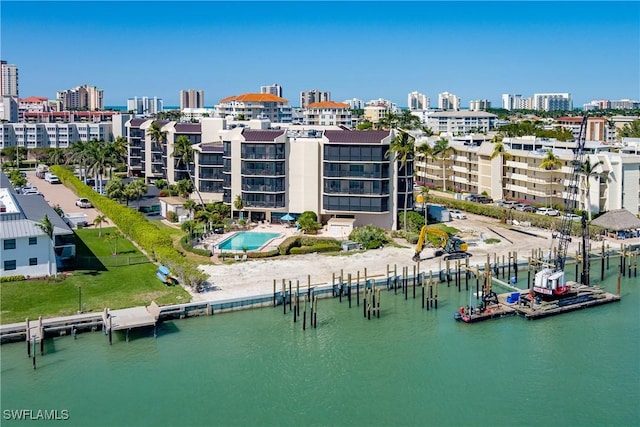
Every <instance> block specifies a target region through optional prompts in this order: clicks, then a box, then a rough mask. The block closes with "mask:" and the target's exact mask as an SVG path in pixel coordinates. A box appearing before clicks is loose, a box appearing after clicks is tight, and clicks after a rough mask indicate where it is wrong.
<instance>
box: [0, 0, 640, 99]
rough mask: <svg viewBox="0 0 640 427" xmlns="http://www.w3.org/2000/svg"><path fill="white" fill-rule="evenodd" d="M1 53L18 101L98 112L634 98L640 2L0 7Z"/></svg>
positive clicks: (638, 80) (638, 93)
mask: <svg viewBox="0 0 640 427" xmlns="http://www.w3.org/2000/svg"><path fill="white" fill-rule="evenodd" d="M0 8H1V11H0V13H1V15H0V16H1V18H0V19H1V27H0V36H1V37H0V56H1V57H2V59H3V60H6V61H8V62H9V63H13V64H16V65H17V66H18V67H19V73H20V74H19V78H20V80H19V84H20V96H21V97H27V96H31V95H35V96H47V97H49V98H55V93H56V91H58V90H63V89H68V88H72V87H75V86H78V85H82V84H89V85H95V86H98V87H100V88H102V89H103V90H104V96H105V105H125V104H126V99H127V98H128V97H133V96H159V97H161V98H163V99H164V102H165V105H177V104H178V98H179V92H180V90H181V89H189V88H194V89H202V90H204V91H205V104H206V105H207V106H209V105H213V104H215V103H217V102H218V101H219V100H220V99H221V98H223V97H225V96H230V95H238V94H241V93H248V92H259V91H260V86H262V85H268V84H273V83H278V84H280V85H281V86H282V87H283V92H284V93H283V95H284V97H285V98H287V99H289V100H290V103H291V104H292V105H294V106H297V105H298V104H299V93H300V91H302V90H309V89H320V90H324V91H330V92H331V95H332V99H333V100H335V101H343V100H345V99H351V98H360V99H362V100H364V101H368V100H370V99H377V98H385V99H390V100H392V101H394V102H396V103H398V105H399V106H405V105H406V99H407V94H408V93H409V92H411V91H414V90H417V91H419V92H421V93H424V94H426V95H427V96H429V97H430V98H431V105H432V106H433V105H435V104H437V97H438V93H440V92H445V91H447V92H450V93H453V94H456V95H458V96H459V97H460V98H461V100H462V106H463V107H465V108H466V107H467V106H468V103H469V100H472V99H480V98H486V99H489V100H491V101H492V103H493V105H494V106H496V107H499V106H500V96H501V94H502V93H518V94H522V95H523V96H531V95H533V93H541V92H570V93H571V94H572V96H573V99H574V106H576V107H577V106H581V105H582V104H583V103H584V102H588V101H590V100H592V99H602V98H608V99H620V98H632V99H639V98H640V66H639V62H640V3H639V2H635V1H634V2H609V1H604V2H596V1H587V2H578V1H570V2H550V1H549V2H547V1H538V2H508V1H498V2H484V1H471V2H463V1H447V2H415V1H414V2H383V1H379V2H365V1H358V2H295V1H290V2H270V1H260V2H245V1H236V2H208V1H195V2H170V1H142V2H129V1H126V2H125V1H111V2H95V1H82V2H57V1H45V2H33V1H24V0H20V1H7V0H2V4H1V5H0Z"/></svg>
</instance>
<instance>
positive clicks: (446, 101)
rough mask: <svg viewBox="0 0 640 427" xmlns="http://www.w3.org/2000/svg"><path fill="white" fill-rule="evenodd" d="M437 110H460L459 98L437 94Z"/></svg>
mask: <svg viewBox="0 0 640 427" xmlns="http://www.w3.org/2000/svg"><path fill="white" fill-rule="evenodd" d="M438 108H439V109H440V110H445V111H447V110H454V111H458V110H460V98H458V97H457V96H456V95H454V94H452V93H449V92H442V93H440V94H438Z"/></svg>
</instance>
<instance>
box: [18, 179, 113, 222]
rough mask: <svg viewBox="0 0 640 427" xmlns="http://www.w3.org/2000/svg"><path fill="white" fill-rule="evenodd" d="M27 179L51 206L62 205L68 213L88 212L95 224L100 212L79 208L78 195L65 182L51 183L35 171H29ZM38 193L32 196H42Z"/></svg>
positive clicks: (88, 220)
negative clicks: (38, 175)
mask: <svg viewBox="0 0 640 427" xmlns="http://www.w3.org/2000/svg"><path fill="white" fill-rule="evenodd" d="M27 181H28V182H29V183H30V184H31V185H32V186H34V187H36V188H37V189H38V191H39V192H40V193H41V194H42V196H44V199H45V200H46V201H47V203H49V205H50V206H52V207H55V206H60V208H61V209H62V210H63V211H64V212H65V213H67V214H70V213H76V212H79V213H85V214H87V217H88V218H87V222H88V223H89V225H92V224H93V220H94V219H95V218H96V216H98V215H99V214H100V212H99V211H98V210H97V209H96V208H79V207H77V206H76V200H77V199H78V197H77V196H76V195H75V193H74V192H73V191H71V190H70V189H69V188H67V187H66V186H64V185H63V184H50V183H48V182H47V181H45V180H44V179H41V178H38V177H36V174H35V171H29V172H27ZM42 196H38V195H32V196H30V197H42ZM112 225H113V224H112V223H111V222H109V220H108V219H107V222H105V223H103V224H102V226H103V227H109V226H112Z"/></svg>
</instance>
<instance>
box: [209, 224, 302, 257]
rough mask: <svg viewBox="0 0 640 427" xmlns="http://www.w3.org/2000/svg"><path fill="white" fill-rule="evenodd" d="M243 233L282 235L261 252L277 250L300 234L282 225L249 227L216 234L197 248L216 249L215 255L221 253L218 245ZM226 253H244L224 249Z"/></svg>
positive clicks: (270, 241) (269, 242)
mask: <svg viewBox="0 0 640 427" xmlns="http://www.w3.org/2000/svg"><path fill="white" fill-rule="evenodd" d="M242 231H248V232H260V233H278V234H280V236H279V237H276V238H273V239H270V240H269V241H268V242H267V244H266V245H264V246H262V247H261V248H260V249H259V250H260V251H269V250H272V249H276V248H277V247H278V245H279V244H280V243H282V241H283V240H284V239H286V238H287V237H289V236H294V235H296V234H298V231H297V230H296V228H295V227H288V226H285V225H282V224H258V225H256V226H253V227H249V228H247V229H245V230H234V231H230V232H228V233H224V234H214V235H212V236H209V237H207V238H206V239H204V240H203V241H202V242H201V243H200V244H198V245H197V246H196V247H197V248H202V249H204V245H207V247H209V248H215V250H214V253H216V252H219V249H218V247H217V245H218V244H220V243H221V242H223V241H225V240H227V239H228V238H230V237H231V236H233V235H234V234H235V233H238V232H242ZM223 251H224V252H231V253H233V252H238V253H242V252H243V251H242V250H233V249H223Z"/></svg>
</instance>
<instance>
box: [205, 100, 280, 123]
mask: <svg viewBox="0 0 640 427" xmlns="http://www.w3.org/2000/svg"><path fill="white" fill-rule="evenodd" d="M215 110H216V116H217V117H222V118H225V117H227V116H232V117H233V118H235V119H239V118H243V119H244V120H251V119H267V120H269V121H271V122H273V123H291V106H290V105H289V101H288V100H286V99H285V98H281V97H279V96H276V95H271V94H269V93H245V94H242V95H234V96H228V97H226V98H224V99H221V100H220V102H219V103H218V105H216V106H215Z"/></svg>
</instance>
